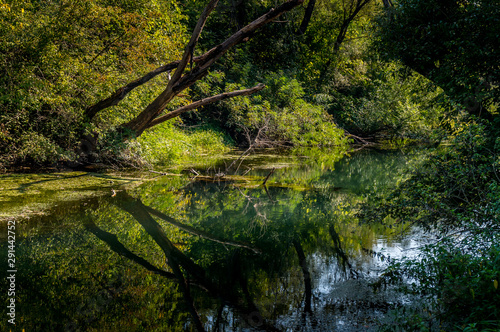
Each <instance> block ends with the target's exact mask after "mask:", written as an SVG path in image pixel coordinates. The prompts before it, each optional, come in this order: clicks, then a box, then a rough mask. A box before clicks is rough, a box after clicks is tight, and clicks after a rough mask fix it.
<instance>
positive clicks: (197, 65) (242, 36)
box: [86, 0, 303, 136]
mask: <svg viewBox="0 0 500 332" xmlns="http://www.w3.org/2000/svg"><path fill="white" fill-rule="evenodd" d="M302 2H303V0H291V1H288V2H286V3H284V4H282V5H281V6H279V7H277V8H276V9H272V10H270V11H269V12H268V13H267V14H265V15H263V16H261V17H259V18H258V19H256V20H255V21H253V22H251V23H250V24H248V25H247V26H245V27H243V28H242V29H240V30H239V31H237V32H236V33H234V34H233V35H232V36H230V37H229V38H228V39H226V40H225V41H224V42H223V43H221V44H219V45H217V46H215V47H213V48H212V49H211V50H209V51H208V52H206V53H204V54H203V55H201V56H198V57H195V56H194V50H195V46H196V44H197V42H198V39H199V37H200V34H201V32H202V30H203V27H204V25H205V22H206V20H207V18H208V16H209V15H210V13H211V12H212V11H213V9H214V8H215V7H216V5H217V3H218V0H211V1H210V2H209V3H208V5H207V6H206V8H205V10H204V11H203V13H202V14H201V16H200V18H199V20H198V23H197V24H196V27H195V29H194V31H193V33H192V35H191V39H190V41H189V43H188V44H187V45H186V47H185V50H184V54H183V56H182V59H181V60H180V61H175V62H172V63H170V64H168V65H164V66H162V67H160V68H157V69H156V70H154V71H152V72H150V73H148V74H146V75H145V76H143V77H142V78H140V79H138V80H135V81H133V82H131V83H129V84H128V85H126V86H124V87H122V88H120V89H118V90H117V91H116V92H115V93H114V94H113V95H112V96H111V97H109V98H107V99H105V100H102V101H100V102H98V103H97V104H95V105H93V106H91V107H89V108H88V109H87V111H86V115H87V117H88V118H89V119H90V120H91V119H92V118H93V117H94V116H95V115H96V114H97V113H98V112H100V111H101V110H103V109H105V108H106V107H109V106H111V105H115V104H116V103H118V102H119V101H120V100H122V99H123V98H124V97H125V96H126V94H127V93H128V92H130V91H131V90H132V89H134V88H135V87H137V86H139V85H141V84H144V83H146V82H147V81H149V80H150V79H152V78H154V77H155V76H157V75H158V74H160V73H163V72H166V71H170V70H172V69H174V68H175V72H174V74H173V75H172V76H171V77H170V79H169V82H168V85H167V87H166V88H165V90H163V92H162V93H161V94H160V95H159V96H157V97H156V99H155V100H154V101H153V102H151V103H150V104H149V105H148V106H147V107H146V109H145V110H143V111H142V112H141V113H140V114H138V115H137V116H136V117H135V118H134V119H132V120H131V121H129V122H127V123H124V124H123V125H122V126H121V128H122V129H123V130H128V131H130V132H132V134H133V135H135V136H140V135H141V134H142V133H143V132H144V130H146V129H148V128H150V127H152V126H154V125H157V124H159V123H162V122H164V121H167V120H169V119H172V118H173V117H176V116H179V115H180V114H182V113H184V112H186V111H188V110H192V109H194V108H196V107H199V106H202V105H205V104H208V103H211V102H214V101H218V100H222V99H226V98H231V97H235V96H240V95H248V94H251V93H254V92H257V91H259V90H262V89H263V88H264V85H262V84H258V85H256V86H255V87H253V88H250V89H245V90H239V91H233V92H231V93H225V94H220V95H217V96H213V97H211V98H206V99H204V100H200V101H197V102H195V103H192V104H190V105H187V106H184V107H182V108H179V109H176V110H174V111H171V112H169V113H167V114H165V115H163V116H160V115H161V113H162V111H163V110H164V109H165V107H166V106H167V105H168V103H169V102H170V101H172V99H173V98H174V97H175V96H177V95H178V94H179V93H180V92H182V91H184V90H185V89H187V88H189V87H190V86H191V85H192V84H194V83H195V82H196V81H198V80H200V79H202V78H203V77H205V76H206V75H207V74H208V69H209V68H210V66H211V65H212V64H213V63H214V62H215V61H217V60H218V59H219V58H220V57H222V56H223V55H224V53H226V52H227V51H228V50H229V49H230V48H231V47H233V46H235V45H236V44H239V43H241V42H244V41H246V40H248V38H249V37H250V36H251V34H252V33H253V32H254V31H255V30H257V29H259V28H260V27H262V26H263V25H265V24H267V23H269V22H272V21H273V20H275V19H276V18H277V17H279V16H280V15H282V14H283V13H285V12H287V11H289V10H291V9H293V8H294V7H296V6H298V5H300V4H301V3H302ZM188 65H190V70H188V71H187V72H186V73H184V71H185V70H186V68H187V67H188Z"/></svg>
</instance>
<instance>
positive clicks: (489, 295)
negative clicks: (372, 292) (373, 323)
mask: <svg viewBox="0 0 500 332" xmlns="http://www.w3.org/2000/svg"><path fill="white" fill-rule="evenodd" d="M471 227H472V228H475V227H474V226H473V225H471ZM499 240H500V238H499V233H498V232H496V233H493V234H490V233H489V232H485V231H484V230H482V229H477V228H476V229H475V230H474V231H473V232H471V233H466V234H461V235H459V236H452V237H447V238H444V239H443V240H441V242H439V243H438V244H433V245H427V246H425V247H424V248H423V249H422V251H421V254H420V259H410V258H403V259H402V260H398V261H393V262H392V263H391V265H390V266H389V267H388V268H387V270H386V271H385V275H386V277H387V278H388V279H392V281H399V280H400V279H399V278H401V277H404V278H408V279H409V284H404V285H403V286H402V289H403V291H404V292H406V293H408V294H412V295H417V296H418V297H419V299H420V300H421V301H424V302H423V303H421V304H422V306H421V307H419V308H417V307H409V308H407V309H406V310H407V312H405V313H404V315H402V313H401V312H400V313H399V314H398V315H397V319H396V322H397V324H398V327H399V328H403V327H406V329H405V330H415V329H417V330H418V329H419V325H420V326H422V325H423V326H425V327H426V330H434V329H436V328H437V326H441V328H445V329H447V330H451V329H454V330H462V331H486V330H487V329H488V328H489V329H491V330H497V329H498V328H499V327H500V318H499V317H500V305H499V303H500V289H498V282H499V278H500V246H499V245H498V243H499ZM389 277H390V278H389ZM389 330H393V329H389Z"/></svg>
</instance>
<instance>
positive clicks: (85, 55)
mask: <svg viewBox="0 0 500 332" xmlns="http://www.w3.org/2000/svg"><path fill="white" fill-rule="evenodd" d="M182 19H183V16H182V15H181V14H180V12H179V10H178V8H177V7H176V5H175V2H173V1H161V2H160V1H137V2H133V3H132V2H130V1H119V0H117V1H100V0H92V1H84V2H71V3H69V2H39V1H30V0H22V1H1V2H0V34H1V36H2V38H0V63H2V65H1V66H0V122H1V123H2V125H1V127H0V132H1V134H0V154H1V156H2V159H4V158H5V159H4V160H5V161H6V163H11V162H16V161H17V162H25V163H27V162H35V163H39V164H41V163H46V162H53V161H57V160H59V159H61V156H68V155H70V153H71V152H72V151H74V150H75V147H76V146H78V141H79V139H80V138H81V136H82V134H83V133H85V132H88V131H96V130H97V131H103V130H107V129H109V128H111V127H112V126H114V125H116V124H117V123H120V122H123V121H124V120H126V119H129V118H130V117H131V115H132V114H133V113H132V112H135V111H136V110H137V109H141V108H143V107H145V105H147V103H149V102H150V100H151V97H152V96H153V95H154V94H155V93H157V92H158V89H160V88H161V87H162V84H161V83H162V82H161V81H160V82H159V83H157V84H156V85H155V84H153V85H152V87H149V88H147V89H142V90H141V89H139V90H138V91H137V92H136V93H135V95H133V96H131V97H132V98H129V99H128V100H127V102H126V103H123V104H122V105H120V106H119V107H115V108H114V109H111V110H109V111H106V112H105V113H103V114H102V115H101V116H100V118H98V119H97V121H96V122H95V123H94V124H92V125H90V124H89V123H88V120H87V119H84V118H83V111H84V110H85V108H86V107H88V106H90V105H92V104H93V103H94V102H96V101H98V100H99V99H101V98H104V97H107V96H109V94H110V93H111V92H113V91H114V89H116V88H117V87H119V86H120V85H122V84H123V83H125V82H128V81H131V80H133V79H135V78H137V77H139V76H140V75H141V74H142V73H144V72H147V71H149V70H151V69H153V68H155V67H157V66H158V65H159V64H163V63H164V62H166V61H168V60H173V59H175V58H177V57H178V56H179V53H178V52H179V50H181V49H182V44H183V42H184V40H185V37H184V32H185V30H184V26H183V25H182V24H180V22H181V20H182ZM129 103H130V104H129ZM131 105H133V106H131ZM28 137H31V138H33V141H31V140H28V139H27V138H28ZM34 144H40V145H41V146H40V147H37V148H34V146H33V145H34ZM42 144H43V145H42ZM64 158H65V157H63V159H64ZM2 161H3V160H2Z"/></svg>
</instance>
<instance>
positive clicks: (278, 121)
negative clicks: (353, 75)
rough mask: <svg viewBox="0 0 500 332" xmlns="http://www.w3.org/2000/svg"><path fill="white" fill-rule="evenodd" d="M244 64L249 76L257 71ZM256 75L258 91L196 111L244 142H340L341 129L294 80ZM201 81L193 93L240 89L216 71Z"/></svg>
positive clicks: (343, 142) (212, 92) (307, 144)
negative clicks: (312, 101)
mask: <svg viewBox="0 0 500 332" xmlns="http://www.w3.org/2000/svg"><path fill="white" fill-rule="evenodd" d="M245 68H246V69H245V72H246V73H253V75H255V71H258V69H257V68H255V67H252V66H251V65H249V64H247V66H246V67H245ZM258 75H259V76H258V77H257V80H258V81H259V82H263V83H265V84H266V88H265V89H264V90H263V91H262V92H261V93H259V94H256V95H252V96H245V97H237V98H231V99H228V100H225V101H223V102H221V103H219V104H218V105H209V106H207V107H205V109H204V110H203V111H202V112H203V119H204V120H205V121H208V122H209V123H212V124H213V125H214V126H217V127H219V128H223V129H224V130H226V131H228V132H229V133H231V134H232V137H233V138H234V139H235V141H237V142H240V143H243V144H247V145H249V144H254V143H257V145H260V146H275V145H293V146H313V145H325V146H334V145H343V144H345V143H346V140H345V138H344V137H343V131H342V130H340V129H339V128H337V126H336V125H335V124H334V123H333V119H332V118H331V117H330V116H329V115H328V114H327V113H326V112H325V111H324V109H323V108H322V107H321V106H318V105H314V104H312V103H309V102H308V101H306V96H305V92H304V89H303V88H302V86H301V84H300V82H299V81H298V80H297V79H294V78H292V77H290V75H287V74H285V73H283V72H279V73H273V72H265V73H262V74H258ZM254 77H255V76H254ZM247 79H248V78H247ZM207 81H208V82H200V83H198V84H197V85H196V87H195V88H194V93H195V94H196V95H198V96H199V97H198V98H203V97H204V96H206V95H210V94H215V93H220V92H221V91H233V90H239V89H242V88H243V87H242V86H241V85H240V84H238V83H232V82H228V80H227V79H226V75H224V74H223V73H221V72H214V73H211V74H210V75H209V77H208V79H207ZM252 84H253V83H252ZM195 116H198V115H197V114H191V117H189V116H188V117H185V119H186V121H187V122H193V123H195V122H194V121H196V118H194V117H195Z"/></svg>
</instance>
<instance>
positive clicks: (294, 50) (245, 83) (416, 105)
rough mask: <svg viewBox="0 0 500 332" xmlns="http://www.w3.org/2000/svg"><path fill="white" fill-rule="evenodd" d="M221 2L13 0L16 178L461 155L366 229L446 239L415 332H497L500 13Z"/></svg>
mask: <svg viewBox="0 0 500 332" xmlns="http://www.w3.org/2000/svg"><path fill="white" fill-rule="evenodd" d="M217 2H218V1H213V0H212V1H203V2H200V1H194V0H186V1H173V0H172V1H168V0H167V1H156V0H152V1H145V0H140V1H127V0H107V1H105V0H102V1H101V0H89V1H83V2H74V1H50V2H39V1H29V0H16V1H5V0H0V35H1V38H0V61H1V66H0V158H1V159H0V167H2V168H4V169H7V168H10V167H12V166H16V165H36V166H42V165H54V164H56V165H57V164H62V165H69V166H71V165H79V164H82V163H96V162H98V163H104V164H107V165H119V166H125V167H127V166H151V165H170V164H173V163H177V162H179V161H181V160H185V159H186V158H197V157H198V158H199V157H202V156H204V155H206V154H214V153H218V152H220V151H224V150H225V149H227V148H228V147H230V146H260V147H276V146H286V147H291V146H305V147H307V146H347V145H348V144H349V143H350V142H352V141H354V142H357V143H362V144H368V143H371V142H376V141H379V140H381V139H385V140H392V141H393V142H394V141H396V142H399V143H405V144H407V143H412V142H426V143H429V142H430V143H436V144H437V143H442V142H444V143H447V144H446V145H445V146H443V147H441V148H439V149H436V150H435V151H433V152H432V153H431V154H430V156H429V158H428V160H427V162H426V163H425V164H424V165H423V167H421V168H420V169H419V170H415V171H414V173H411V174H408V176H407V178H406V180H405V181H403V182H402V183H401V184H400V185H399V187H398V188H397V190H395V191H393V192H391V193H387V194H386V195H384V196H382V197H379V198H378V199H373V200H370V201H369V202H368V203H364V204H363V205H362V206H361V207H360V212H359V217H360V218H361V219H362V220H365V221H366V222H370V221H374V220H375V221H378V222H379V221H386V222H387V223H394V222H395V223H401V224H404V223H413V224H416V225H419V226H420V227H422V228H425V229H427V230H429V231H432V232H434V233H436V234H439V235H440V236H441V237H442V240H441V241H440V242H438V243H435V244H433V245H430V246H428V247H427V248H425V249H424V251H423V254H422V256H421V257H420V258H419V259H417V260H415V259H404V260H402V261H397V262H393V264H392V265H391V266H390V267H389V269H388V270H387V271H386V274H385V279H384V280H383V282H382V281H381V283H399V282H401V281H402V280H408V278H411V279H412V280H415V281H416V282H415V283H413V284H411V285H409V286H408V285H407V286H406V291H407V292H410V293H411V294H419V295H421V297H422V298H423V299H426V300H427V302H426V305H424V306H422V307H420V308H416V309H415V311H414V312H411V313H408V312H404V313H403V312H402V313H400V316H399V319H400V326H402V327H404V329H406V330H436V329H439V328H440V324H443V322H446V324H447V325H446V326H447V328H448V327H449V328H450V329H452V330H453V329H456V330H467V331H480V330H482V331H488V330H490V331H494V330H498V329H499V328H500V324H499V322H500V310H499V305H498V303H500V295H499V294H500V293H499V292H500V291H499V290H498V280H499V278H500V272H499V271H500V247H499V243H500V241H499V240H500V239H499V235H500V227H499V221H500V173H499V166H500V157H499V152H500V151H499V145H500V135H499V128H500V123H499V119H500V117H499V113H498V104H499V97H500V96H499V94H500V89H499V87H498V85H499V82H500V68H499V64H500V50H499V48H500V44H499V43H498V38H499V34H498V31H500V6H499V4H498V1H497V0H478V1H474V2H467V1H460V0H446V1H436V0H400V1H390V0H384V1H383V2H378V1H375V0H317V1H315V0H309V1H288V2H279V3H278V2H276V1H271V0H262V1H260V0H259V1H257V0H248V1H241V0H240V1H236V0H222V1H220V2H219V3H218V4H217ZM207 4H208V5H207ZM205 6H207V7H205ZM273 7H274V9H272V8H273ZM251 22H254V23H251ZM202 28H203V29H202ZM201 30H203V31H201ZM215 60H217V61H215ZM143 81H147V84H142V83H145V82H143ZM134 82H135V83H134ZM130 84H132V85H130ZM264 85H265V87H264ZM130 87H133V89H130V90H128V88H130ZM124 91H126V92H127V93H126V96H125V94H124V95H123V96H125V97H124V98H122V99H121V93H123V92H124ZM109 98H111V99H109ZM113 98H114V99H113ZM115 101H116V102H117V103H115ZM106 103H108V104H106ZM102 106H106V107H104V108H102ZM108 106H109V107H108ZM96 110H97V111H96ZM167 120H168V121H167ZM325 153H327V152H325ZM438 325H439V326H438Z"/></svg>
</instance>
